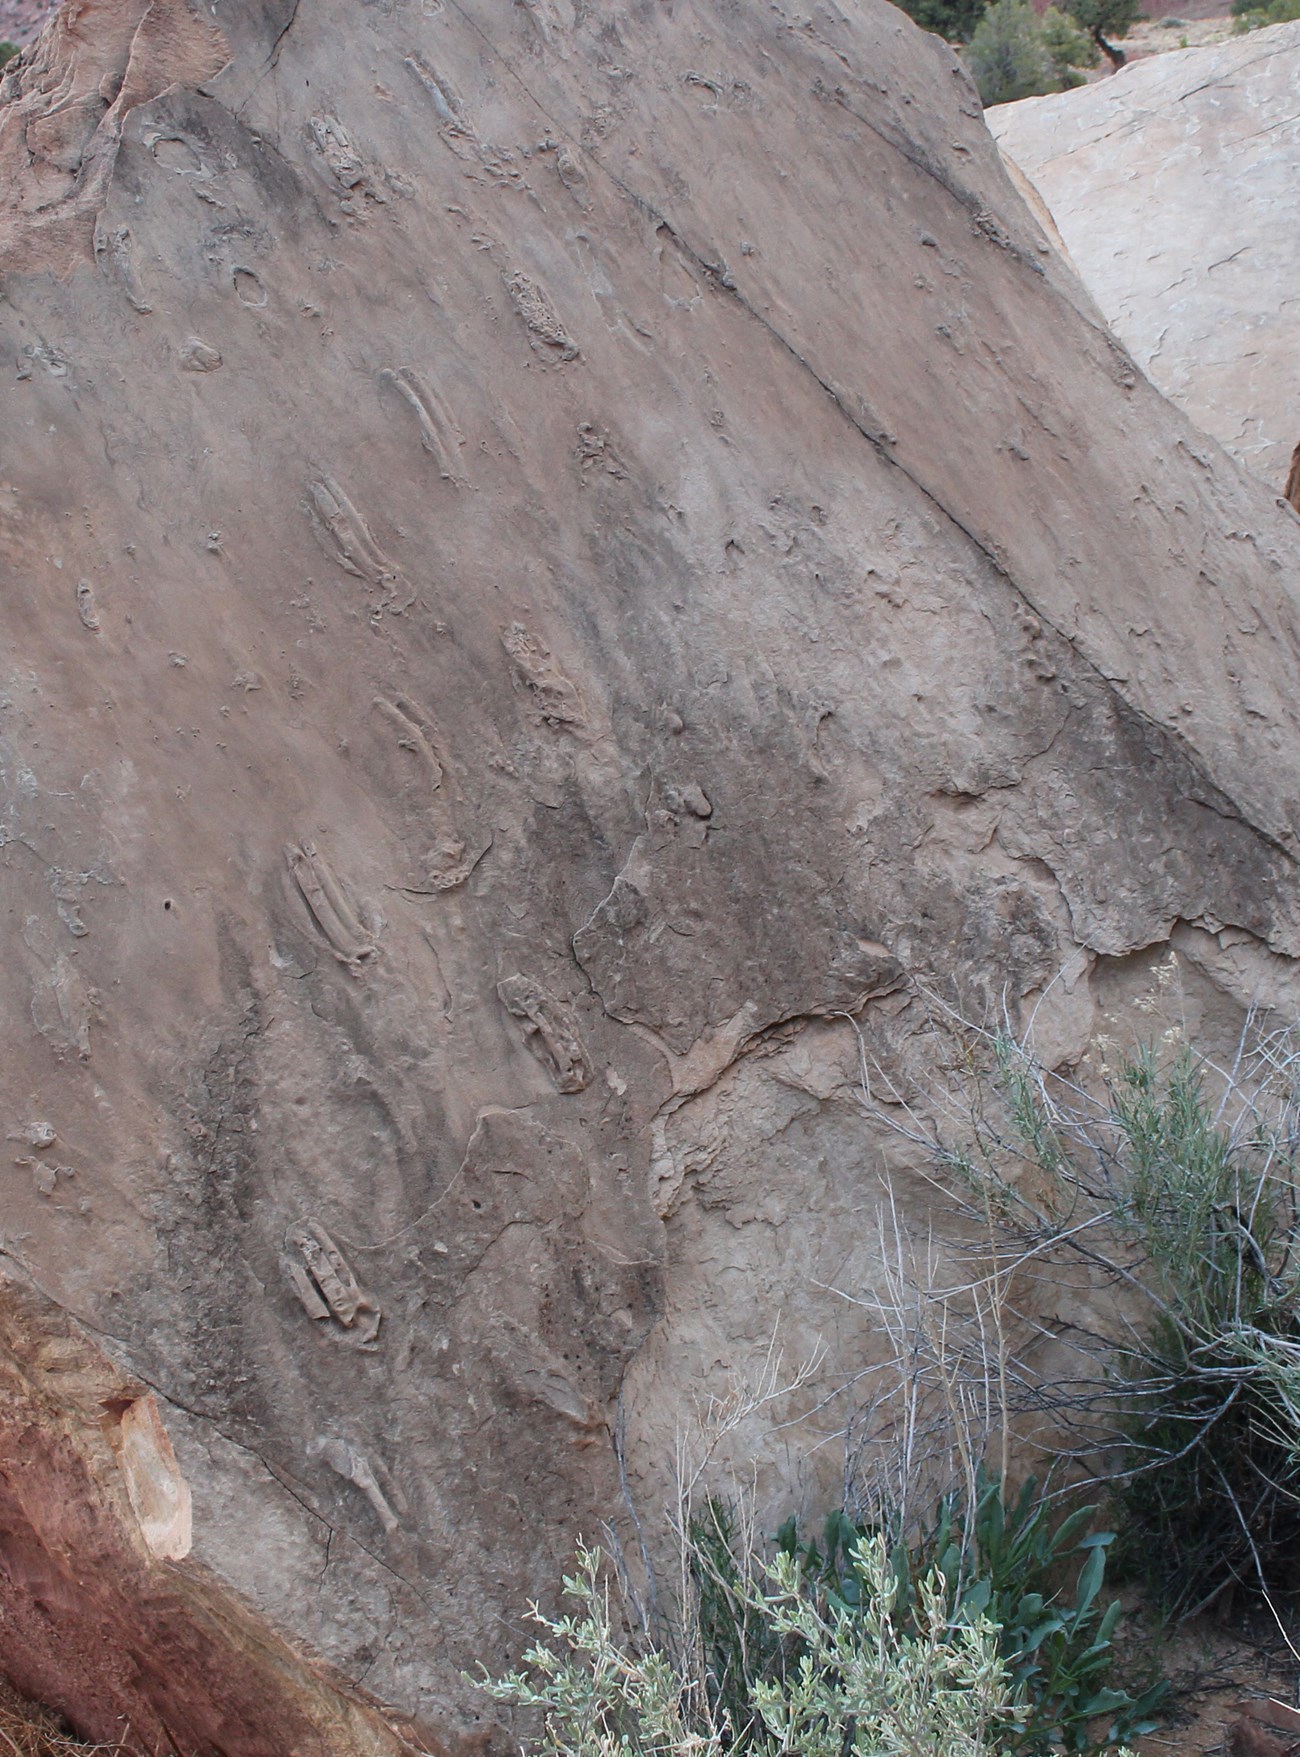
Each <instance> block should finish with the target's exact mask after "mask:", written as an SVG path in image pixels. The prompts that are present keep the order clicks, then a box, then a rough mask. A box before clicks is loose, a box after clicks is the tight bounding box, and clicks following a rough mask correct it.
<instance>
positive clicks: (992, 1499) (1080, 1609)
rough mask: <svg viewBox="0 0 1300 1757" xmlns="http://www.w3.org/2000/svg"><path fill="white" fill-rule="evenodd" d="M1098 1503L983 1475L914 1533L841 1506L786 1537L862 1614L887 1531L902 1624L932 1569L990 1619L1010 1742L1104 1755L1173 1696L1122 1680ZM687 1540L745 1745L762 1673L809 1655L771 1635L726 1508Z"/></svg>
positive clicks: (714, 1688) (729, 1707) (825, 1600)
mask: <svg viewBox="0 0 1300 1757" xmlns="http://www.w3.org/2000/svg"><path fill="white" fill-rule="evenodd" d="M1097 1511H1098V1509H1097V1508H1096V1507H1095V1506H1084V1507H1077V1508H1076V1509H1075V1510H1074V1511H1073V1512H1072V1513H1070V1514H1068V1515H1065V1516H1061V1515H1059V1514H1057V1513H1054V1511H1053V1509H1052V1508H1051V1507H1050V1506H1049V1505H1048V1503H1047V1502H1046V1501H1044V1500H1043V1499H1042V1498H1041V1496H1040V1493H1039V1484H1038V1482H1037V1480H1036V1479H1035V1478H1033V1477H1030V1478H1028V1479H1027V1480H1026V1481H1025V1482H1024V1483H1023V1484H1022V1486H1021V1489H1020V1492H1019V1493H1018V1494H1017V1495H1015V1496H1014V1497H1010V1496H1007V1495H1006V1494H1004V1492H1003V1490H1002V1488H1001V1486H1000V1485H999V1483H998V1482H997V1480H996V1479H995V1478H993V1477H992V1476H990V1475H989V1474H987V1473H986V1472H984V1471H981V1472H980V1473H979V1476H978V1478H977V1484H976V1492H975V1496H974V1500H973V1504H970V1505H967V1504H966V1502H965V1500H964V1498H963V1497H961V1496H959V1495H955V1494H950V1495H945V1496H943V1497H942V1498H941V1500H940V1501H939V1503H938V1505H937V1507H936V1508H935V1509H934V1510H933V1512H932V1514H931V1516H930V1517H929V1518H928V1519H926V1520H924V1521H923V1522H921V1524H920V1525H919V1526H918V1528H917V1529H916V1530H914V1531H913V1532H911V1533H905V1532H903V1531H900V1530H899V1529H898V1527H897V1525H896V1524H894V1525H893V1526H892V1529H891V1528H885V1529H876V1530H874V1531H872V1530H869V1529H867V1528H865V1527H863V1526H862V1525H859V1524H856V1523H855V1522H854V1521H852V1520H850V1519H849V1518H848V1517H847V1516H846V1515H845V1514H844V1513H843V1512H835V1513H832V1514H831V1515H830V1517H829V1518H828V1519H827V1521H826V1524H825V1527H824V1530H823V1532H822V1536H821V1541H820V1542H818V1541H816V1540H811V1541H801V1539H800V1536H799V1531H798V1526H797V1523H796V1521H795V1520H793V1519H791V1520H789V1521H787V1523H786V1524H785V1525H784V1526H783V1527H782V1528H781V1530H780V1531H779V1532H778V1533H777V1543H778V1546H779V1549H780V1551H781V1553H783V1554H785V1555H786V1556H788V1557H789V1558H790V1559H791V1560H792V1561H793V1562H794V1563H795V1564H797V1567H798V1571H799V1578H800V1580H801V1582H802V1585H803V1590H804V1591H805V1593H806V1594H807V1596H808V1597H809V1598H810V1600H812V1601H813V1602H815V1603H817V1604H818V1605H820V1606H823V1607H826V1608H828V1609H834V1610H836V1611H838V1612H843V1613H844V1614H845V1615H847V1616H848V1617H850V1618H852V1617H853V1616H855V1615H860V1614H861V1613H862V1610H863V1607H864V1604H865V1595H866V1593H867V1592H868V1590H869V1588H870V1582H868V1581H865V1580H864V1579H863V1576H862V1574H861V1570H860V1567H859V1565H858V1549H859V1546H860V1545H861V1543H862V1542H863V1541H866V1540H872V1541H874V1540H875V1539H876V1538H880V1539H882V1540H883V1541H884V1542H885V1545H886V1554H887V1557H888V1561H889V1567H890V1570H891V1573H892V1578H893V1586H894V1593H895V1599H894V1616H895V1620H896V1622H897V1623H898V1625H899V1627H900V1628H902V1629H903V1630H904V1631H909V1630H911V1627H912V1625H911V1618H912V1617H913V1615H914V1612H915V1608H916V1605H917V1602H918V1592H919V1588H920V1583H921V1582H922V1581H924V1580H927V1579H929V1578H931V1577H932V1576H937V1577H938V1578H939V1579H941V1580H942V1582H943V1585H944V1591H945V1595H946V1599H947V1602H948V1604H949V1605H950V1607H951V1616H952V1620H953V1622H954V1624H956V1623H959V1622H962V1621H967V1620H970V1619H972V1618H976V1617H979V1618H983V1619H986V1620H987V1621H988V1622H989V1623H991V1625H992V1626H993V1628H994V1630H995V1632H996V1639H997V1647H998V1653H999V1656H1000V1658H1001V1660H1002V1663H1003V1665H1004V1667H1005V1669H1006V1674H1007V1678H1008V1680H1009V1683H1010V1687H1011V1696H1010V1699H1011V1701H1012V1703H1013V1705H1014V1710H1015V1712H1014V1714H1013V1715H1012V1716H1011V1717H1009V1718H1008V1719H1007V1721H1006V1722H1005V1724H1003V1725H1000V1726H999V1727H998V1729H997V1731H998V1742H999V1748H1000V1749H1002V1750H1004V1751H1006V1752H1007V1753H1017V1754H1019V1757H1045V1754H1047V1753H1049V1752H1053V1751H1070V1752H1085V1751H1086V1752H1096V1751H1101V1750H1107V1749H1110V1748H1112V1747H1113V1746H1114V1744H1115V1742H1116V1740H1119V1739H1129V1738H1133V1737H1135V1736H1136V1735H1137V1734H1138V1733H1141V1732H1147V1731H1150V1730H1151V1728H1152V1727H1153V1726H1155V1725H1156V1724H1157V1718H1156V1717H1157V1715H1158V1711H1159V1709H1160V1706H1161V1704H1162V1703H1163V1701H1164V1698H1165V1696H1166V1695H1167V1689H1166V1686H1165V1685H1164V1684H1163V1682H1157V1683H1155V1684H1153V1685H1150V1686H1149V1687H1148V1688H1147V1689H1146V1690H1145V1691H1144V1692H1143V1694H1142V1695H1141V1696H1140V1697H1138V1698H1134V1697H1133V1696H1131V1695H1130V1694H1129V1693H1128V1692H1127V1691H1125V1690H1121V1689H1117V1688H1115V1687H1114V1684H1113V1677H1112V1674H1113V1670H1114V1664H1115V1653H1114V1649H1113V1647H1112V1643H1111V1637H1112V1635H1113V1633H1114V1629H1115V1625H1116V1623H1117V1621H1118V1619H1119V1615H1120V1605H1119V1602H1118V1601H1113V1602H1111V1603H1106V1602H1105V1601H1104V1600H1103V1598H1102V1596H1101V1595H1102V1585H1103V1581H1104V1576H1105V1567H1106V1552H1107V1547H1108V1546H1109V1544H1110V1543H1111V1541H1112V1536H1111V1534H1110V1533H1109V1532H1098V1531H1095V1530H1092V1529H1090V1528H1091V1526H1092V1524H1093V1522H1094V1519H1095V1515H1096V1513H1097ZM690 1539H691V1553H692V1557H693V1569H692V1572H693V1576H694V1580H695V1583H696V1588H697V1592H698V1597H699V1629H700V1637H701V1646H702V1649H703V1652H704V1655H705V1659H706V1662H707V1663H706V1670H705V1676H706V1688H707V1689H708V1692H709V1696H710V1701H711V1702H712V1703H713V1705H714V1707H715V1709H716V1710H717V1711H718V1712H719V1713H720V1714H723V1715H725V1717H726V1719H727V1722H728V1724H729V1725H730V1726H731V1727H732V1729H733V1730H734V1731H735V1732H736V1733H737V1735H738V1738H737V1742H738V1743H741V1744H747V1743H749V1742H750V1739H749V1735H750V1734H751V1733H752V1731H753V1725H752V1718H751V1713H752V1711H751V1708H750V1703H751V1699H752V1684H753V1681H754V1679H755V1678H765V1679H770V1678H773V1677H780V1676H782V1675H784V1673H785V1671H786V1670H787V1669H788V1668H789V1666H790V1665H791V1664H792V1663H795V1662H796V1661H797V1658H798V1656H797V1655H792V1654H791V1653H790V1652H789V1651H788V1650H787V1649H785V1648H783V1647H782V1646H781V1645H780V1644H779V1643H776V1642H774V1641H773V1639H772V1632H771V1630H770V1628H769V1627H768V1626H767V1625H766V1624H765V1622H764V1620H763V1619H762V1618H761V1617H757V1616H755V1614H754V1604H753V1596H752V1593H751V1592H750V1591H749V1587H748V1581H747V1578H746V1561H745V1558H744V1557H743V1556H742V1555H738V1554H737V1549H736V1544H735V1540H734V1535H733V1522H732V1520H731V1517H730V1515H729V1513H728V1510H727V1509H726V1508H725V1507H724V1506H722V1505H720V1504H719V1503H718V1502H717V1501H712V1502H710V1503H709V1504H708V1506H707V1507H706V1508H705V1509H704V1510H703V1511H702V1513H701V1514H700V1515H698V1516H697V1517H696V1519H695V1520H694V1521H693V1522H692V1525H691V1532H690ZM1075 1570H1077V1577H1076V1578H1075V1579H1074V1581H1073V1584H1072V1583H1071V1580H1070V1575H1071V1573H1072V1572H1074V1571H1075ZM758 1742H759V1743H760V1744H761V1740H759V1741H758Z"/></svg>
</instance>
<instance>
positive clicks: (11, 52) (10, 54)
mask: <svg viewBox="0 0 1300 1757" xmlns="http://www.w3.org/2000/svg"><path fill="white" fill-rule="evenodd" d="M18 52H19V50H18V45H17V43H0V67H3V66H4V64H5V62H6V61H12V60H13V58H14V56H15V55H17V54H18Z"/></svg>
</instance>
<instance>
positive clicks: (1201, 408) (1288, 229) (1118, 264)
mask: <svg viewBox="0 0 1300 1757" xmlns="http://www.w3.org/2000/svg"><path fill="white" fill-rule="evenodd" d="M1298 86H1300V23H1296V24H1279V25H1273V26H1271V27H1270V28H1269V29H1267V30H1261V31H1252V32H1251V33H1250V34H1249V35H1247V36H1243V37H1237V38H1234V39H1233V40H1232V41H1231V42H1226V43H1216V44H1213V45H1211V46H1209V47H1206V48H1201V49H1184V50H1176V51H1174V52H1173V53H1171V54H1163V55H1157V56H1153V57H1151V58H1150V59H1148V60H1145V61H1138V62H1134V63H1133V64H1132V65H1130V66H1128V67H1125V68H1123V69H1122V70H1121V72H1119V73H1118V74H1116V75H1115V76H1114V77H1113V78H1107V79H1101V80H1098V81H1097V82H1096V83H1095V84H1092V85H1087V86H1081V87H1080V88H1079V89H1078V90H1076V91H1072V92H1064V93H1062V94H1061V95H1060V96H1059V97H1048V98H1027V99H1025V100H1024V101H1023V102H1022V103H1018V104H1003V105H1001V106H1000V107H999V108H997V109H994V110H990V111H989V112H988V124H989V127H990V128H991V129H992V131H993V134H994V137H995V138H996V140H997V142H998V145H999V146H1000V147H1001V149H1002V151H1003V152H1004V153H1005V154H1006V155H1007V157H1008V158H1009V159H1010V160H1011V161H1012V162H1013V163H1014V164H1015V165H1017V166H1018V167H1019V169H1020V170H1021V171H1022V172H1023V173H1024V175H1025V176H1026V177H1027V178H1028V179H1029V181H1030V182H1031V184H1033V185H1034V187H1035V188H1036V189H1037V191H1038V193H1039V194H1040V195H1041V197H1042V199H1043V201H1044V202H1045V203H1046V204H1047V207H1048V209H1049V210H1050V212H1051V215H1052V218H1053V220H1054V221H1055V222H1056V225H1057V227H1058V228H1059V230H1060V232H1061V235H1062V237H1063V238H1064V240H1065V244H1066V247H1067V249H1068V251H1069V254H1070V256H1071V258H1072V260H1073V261H1074V264H1075V266H1076V267H1077V269H1078V271H1079V273H1080V275H1082V277H1083V279H1084V281H1085V283H1086V284H1087V287H1088V290H1089V292H1090V293H1091V294H1092V296H1093V298H1094V299H1095V300H1096V301H1097V303H1098V305H1100V307H1101V309H1102V311H1103V312H1104V313H1105V315H1106V318H1107V320H1108V321H1109V323H1110V324H1111V325H1112V327H1113V328H1114V330H1115V333H1116V334H1117V335H1118V336H1119V338H1120V340H1121V341H1122V342H1123V343H1124V345H1125V346H1126V347H1127V348H1128V349H1130V351H1131V352H1132V354H1133V357H1134V358H1135V359H1136V360H1137V362H1138V364H1139V365H1140V366H1141V367H1142V369H1143V371H1144V372H1147V373H1148V374H1149V375H1150V377H1151V379H1152V381H1153V382H1154V383H1155V384H1156V385H1157V386H1158V387H1159V388H1160V389H1161V390H1162V391H1164V393H1165V395H1166V396H1168V397H1172V399H1173V400H1174V402H1176V403H1177V404H1178V406H1179V407H1180V408H1182V409H1185V410H1186V411H1187V413H1188V414H1189V415H1190V416H1191V417H1192V419H1193V420H1194V421H1195V422H1197V423H1198V425H1199V426H1201V427H1203V428H1204V429H1205V431H1206V432H1207V433H1212V434H1213V435H1214V436H1215V438H1216V439H1218V440H1219V441H1221V443H1222V444H1224V445H1225V446H1227V448H1228V450H1229V451H1231V452H1232V453H1233V455H1234V456H1235V457H1238V458H1240V459H1241V461H1242V462H1243V463H1245V464H1248V465H1249V466H1250V468H1251V469H1252V470H1254V471H1255V472H1256V474H1257V475H1259V476H1261V477H1262V478H1263V479H1264V480H1265V481H1266V482H1269V483H1271V484H1273V485H1275V486H1276V487H1277V488H1278V489H1281V488H1282V487H1283V485H1284V484H1285V482H1286V479H1287V466H1288V461H1289V460H1290V457H1291V452H1292V448H1293V447H1294V446H1295V445H1296V443H1297V441H1300V350H1297V348H1296V344H1295V311H1294V309H1293V308H1294V306H1295V302H1296V291H1295V289H1296V281H1297V275H1298V274H1300V180H1298V179H1297V176H1296V168H1297V164H1298V163H1300V114H1297V110H1296V102H1295V94H1296V90H1297V87H1298Z"/></svg>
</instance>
